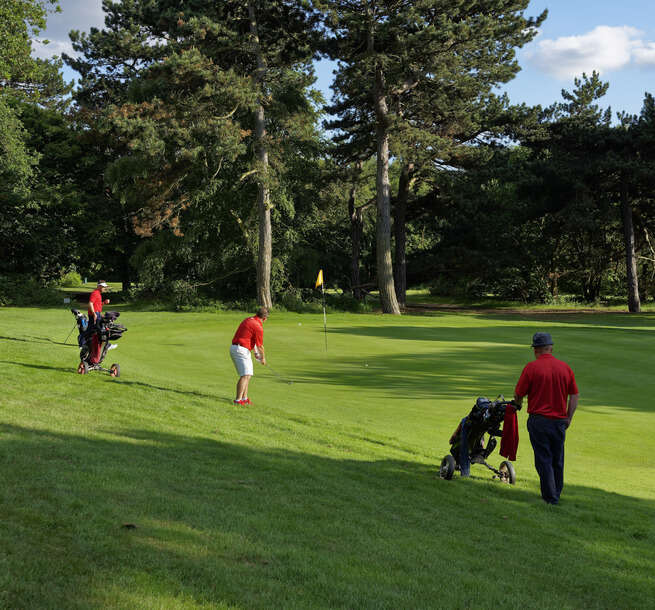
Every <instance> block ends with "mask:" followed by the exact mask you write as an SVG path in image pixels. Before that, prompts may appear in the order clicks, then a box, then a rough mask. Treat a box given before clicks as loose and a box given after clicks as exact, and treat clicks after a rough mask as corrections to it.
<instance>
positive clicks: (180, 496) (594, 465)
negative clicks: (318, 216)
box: [0, 308, 655, 609]
mask: <svg viewBox="0 0 655 610" xmlns="http://www.w3.org/2000/svg"><path fill="white" fill-rule="evenodd" d="M244 315H245V314H244V313H238V312H228V313H218V314H209V313H147V312H141V311H132V310H130V309H129V308H124V309H122V316H121V319H120V321H121V322H122V323H124V324H125V325H126V326H127V327H128V331H127V333H126V334H125V335H124V337H123V339H121V340H120V342H118V346H119V347H118V349H117V350H114V351H112V352H110V353H109V355H108V362H107V364H110V363H111V362H118V363H120V365H121V371H122V375H121V377H120V378H119V379H112V378H110V377H109V376H107V375H103V374H99V373H91V374H89V375H87V376H80V375H77V374H76V373H75V369H76V366H77V363H78V360H77V348H76V346H74V345H73V343H74V339H75V337H74V334H75V333H74V334H73V335H72V336H71V339H69V344H68V345H65V344H64V339H65V338H66V335H67V334H68V331H69V330H70V329H71V327H72V325H73V321H74V320H73V317H72V316H71V315H70V313H69V312H68V310H66V309H63V308H62V309H47V308H44V309H18V308H0V379H1V380H2V388H1V393H0V477H1V478H0V608H12V609H13V608H125V609H134V608H158V609H159V608H161V609H168V608H372V609H373V608H375V609H379V608H390V609H391V608H394V609H397V608H553V609H555V608H557V609H561V608H613V609H614V608H646V607H653V601H652V600H653V594H654V593H655V585H654V584H653V583H654V580H653V578H654V576H653V575H654V573H655V485H654V480H655V457H654V456H655V439H654V434H653V430H654V425H655V404H654V399H653V397H655V378H654V376H653V373H652V371H653V370H654V369H655V349H653V345H654V344H655V315H652V314H643V315H624V314H589V315H585V314H582V313H575V314H554V313H548V312H543V313H524V314H518V313H507V312H498V313H492V314H489V313H487V314H483V313H460V314H454V313H440V312H439V313H435V314H434V315H423V316H403V317H393V316H382V315H375V314H366V315H364V314H359V315H357V314H332V315H330V316H329V317H328V328H329V333H328V350H327V352H326V350H325V345H324V337H323V319H322V316H321V315H313V314H311V315H310V314H305V315H301V314H294V313H277V312H273V314H272V315H271V317H270V319H269V320H268V321H267V322H266V324H265V345H266V353H267V358H268V360H269V361H270V364H271V365H272V366H273V368H274V370H275V372H276V373H277V375H275V374H273V373H272V372H271V371H270V370H267V369H266V367H261V366H256V368H255V377H254V378H253V380H252V382H251V386H250V390H251V391H250V397H251V399H252V401H253V403H254V404H253V406H251V407H248V408H244V407H236V406H234V405H232V404H231V401H232V398H233V397H234V386H235V383H236V375H235V373H234V370H233V366H232V363H231V361H230V359H229V354H228V348H229V344H230V341H231V338H232V335H233V333H234V330H235V329H236V327H237V325H238V323H239V322H240V321H241V319H242V318H243V317H244ZM537 330H545V331H548V332H551V333H552V334H553V338H554V340H555V355H556V356H558V357H561V358H562V359H564V360H565V361H567V362H568V363H569V364H570V365H571V366H572V368H573V370H574V371H575V373H576V378H577V381H578V386H579V387H580V393H581V400H580V406H579V408H578V412H577V413H576V415H575V418H574V420H573V424H572V426H571V428H570V430H569V433H568V438H567V444H566V471H565V488H564V492H563V495H562V502H561V505H560V506H557V507H551V506H548V505H545V504H544V503H543V502H542V501H541V499H540V497H539V491H538V486H539V485H538V478H537V476H536V473H535V471H534V466H533V464H532V451H531V448H530V443H529V439H528V435H527V431H526V429H525V420H526V414H525V413H524V412H521V413H519V428H520V434H521V439H520V444H519V451H518V460H517V462H516V463H515V468H516V472H517V477H518V481H517V484H516V485H515V486H507V485H503V484H500V483H499V482H496V481H492V480H491V477H490V475H491V473H490V472H489V471H487V470H486V469H484V468H483V467H482V466H473V468H472V471H471V473H472V475H473V476H472V477H471V478H470V479H461V478H459V477H458V476H456V477H455V478H454V479H453V480H452V481H442V480H440V479H439V478H438V476H437V471H438V467H439V463H440V461H441V458H442V457H443V455H444V454H446V453H447V452H448V442H447V441H448V438H449V437H450V434H451V433H452V431H453V429H454V428H455V427H456V425H457V422H458V421H459V420H460V419H461V418H462V417H463V416H464V415H466V414H467V413H468V411H469V409H470V407H471V406H472V404H473V403H474V401H475V398H476V397H477V396H480V395H486V396H489V397H495V396H496V395H497V394H501V393H502V394H505V396H506V397H509V396H511V395H512V392H513V388H514V385H515V383H516V380H517V378H518V376H519V374H520V372H521V369H522V367H523V366H524V364H525V363H526V362H527V361H528V360H530V359H531V358H532V357H533V356H532V350H531V349H530V348H529V347H528V345H529V343H530V339H531V336H532V334H533V333H534V332H536V331H537ZM289 382H292V383H289ZM501 459H502V458H500V456H499V455H498V453H497V452H494V453H493V454H492V456H491V457H490V462H491V463H492V464H494V465H498V463H499V462H500V461H501Z"/></svg>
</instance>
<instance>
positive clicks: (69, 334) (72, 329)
mask: <svg viewBox="0 0 655 610" xmlns="http://www.w3.org/2000/svg"><path fill="white" fill-rule="evenodd" d="M76 326H77V322H75V324H73V328H71V331H70V332H69V333H68V337H66V341H64V343H68V339H69V337H70V336H71V334H72V332H73V331H74V330H75V327H76Z"/></svg>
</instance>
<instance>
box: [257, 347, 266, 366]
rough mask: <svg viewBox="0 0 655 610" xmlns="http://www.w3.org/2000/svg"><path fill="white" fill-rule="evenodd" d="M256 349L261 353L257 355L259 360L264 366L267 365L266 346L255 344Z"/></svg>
mask: <svg viewBox="0 0 655 610" xmlns="http://www.w3.org/2000/svg"><path fill="white" fill-rule="evenodd" d="M255 349H256V350H257V352H258V353H259V356H258V357H257V360H259V361H260V362H261V363H262V364H263V365H264V366H266V354H265V353H264V346H263V345H257V346H255Z"/></svg>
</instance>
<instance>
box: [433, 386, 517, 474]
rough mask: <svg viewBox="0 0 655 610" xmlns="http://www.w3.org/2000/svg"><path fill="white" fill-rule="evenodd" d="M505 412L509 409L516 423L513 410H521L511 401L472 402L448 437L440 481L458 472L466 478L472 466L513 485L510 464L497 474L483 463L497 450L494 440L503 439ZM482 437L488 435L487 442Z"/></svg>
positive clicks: (479, 399)
mask: <svg viewBox="0 0 655 610" xmlns="http://www.w3.org/2000/svg"><path fill="white" fill-rule="evenodd" d="M508 408H509V409H512V411H511V412H510V414H512V417H513V418H514V421H515V417H516V416H515V410H518V409H520V407H519V406H517V405H516V404H515V403H514V402H513V401H511V400H505V399H504V397H503V396H499V397H498V398H497V399H496V400H493V401H492V400H489V399H488V398H485V397H480V398H478V399H477V400H476V401H475V404H474V405H473V408H472V409H471V411H470V413H469V414H468V415H467V416H466V417H465V418H464V419H462V421H461V422H460V423H459V425H458V426H457V429H456V430H455V432H453V434H452V436H451V437H450V455H447V456H446V457H444V459H443V461H442V463H441V471H440V475H441V477H442V478H444V479H450V478H452V475H453V472H454V471H455V470H459V471H460V472H461V474H462V476H468V474H469V471H470V465H471V464H482V465H484V466H486V467H487V468H488V469H489V470H492V471H493V472H494V473H496V475H497V476H498V478H500V479H501V480H503V481H505V482H508V483H514V482H515V480H516V475H515V474H514V468H513V466H512V464H510V463H509V462H507V461H505V462H502V464H501V465H500V468H499V470H496V469H495V468H493V467H491V466H489V464H487V462H486V460H487V458H488V457H489V455H491V453H492V451H493V450H494V449H495V448H496V445H497V443H498V442H497V440H496V437H502V436H503V429H501V426H503V427H504V422H505V416H506V413H507V409H508ZM485 435H488V437H487V438H486V439H485ZM517 438H518V437H517ZM512 459H514V458H512Z"/></svg>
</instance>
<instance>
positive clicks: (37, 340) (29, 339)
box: [0, 335, 79, 348]
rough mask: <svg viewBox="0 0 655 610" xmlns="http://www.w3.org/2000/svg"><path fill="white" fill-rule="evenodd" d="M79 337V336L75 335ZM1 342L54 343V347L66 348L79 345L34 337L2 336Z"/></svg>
mask: <svg viewBox="0 0 655 610" xmlns="http://www.w3.org/2000/svg"><path fill="white" fill-rule="evenodd" d="M75 337H77V335H75ZM0 341H20V342H21V343H52V344H54V345H65V346H66V347H77V348H79V346H78V345H77V343H74V342H73V343H65V342H63V341H55V340H54V339H50V338H49V337H32V336H28V335H26V336H25V338H24V339H23V338H20V337H2V336H0Z"/></svg>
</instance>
